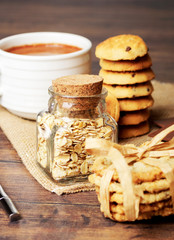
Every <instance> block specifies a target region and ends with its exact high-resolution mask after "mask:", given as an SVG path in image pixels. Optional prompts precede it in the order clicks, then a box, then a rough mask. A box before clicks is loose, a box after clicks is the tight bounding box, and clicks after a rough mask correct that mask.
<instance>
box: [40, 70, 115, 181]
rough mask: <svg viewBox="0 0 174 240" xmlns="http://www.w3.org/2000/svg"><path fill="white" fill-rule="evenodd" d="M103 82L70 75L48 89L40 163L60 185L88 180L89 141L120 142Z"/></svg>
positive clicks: (88, 76)
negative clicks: (98, 139) (86, 144)
mask: <svg viewBox="0 0 174 240" xmlns="http://www.w3.org/2000/svg"><path fill="white" fill-rule="evenodd" d="M102 83H103V79H102V78H101V77H99V76H97V75H86V74H83V75H70V76H65V77H61V78H58V79H56V80H54V81H53V82H52V86H51V87H50V88H49V90H48V91H49V94H50V100H49V103H48V111H43V112H41V113H39V115H38V117H37V161H38V163H39V164H40V165H41V167H42V168H44V169H45V171H46V172H48V173H49V174H50V175H51V177H52V178H53V179H54V180H56V181H58V182H59V183H63V184H71V183H72V182H75V181H85V180H86V179H87V176H88V175H89V174H90V171H91V167H92V164H93V162H94V156H93V155H90V154H88V153H87V152H86V150H85V140H86V138H88V137H97V138H104V139H106V140H110V141H113V142H116V141H117V124H116V122H115V120H114V119H113V118H112V117H111V116H110V115H109V114H108V113H107V112H106V109H105V97H106V96H107V90H106V89H105V88H102Z"/></svg>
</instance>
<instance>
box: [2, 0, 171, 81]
mask: <svg viewBox="0 0 174 240" xmlns="http://www.w3.org/2000/svg"><path fill="white" fill-rule="evenodd" d="M33 31H34V32H35V31H60V32H69V33H76V34H80V35H83V36H85V37H87V38H89V39H90V40H91V41H92V43H93V47H92V73H94V74H97V73H98V71H99V65H98V59H97V58H96V57H95V54H94V52H95V47H96V45H97V44H98V43H99V42H101V41H103V40H105V39H106V38H108V37H111V36H114V35H117V34H125V33H131V34H137V35H140V36H141V37H142V38H143V39H144V40H145V42H146V43H147V45H148V47H149V49H150V55H151V57H152V60H153V70H154V72H155V73H156V79H158V80H160V81H173V82H174V70H173V69H174V1H173V0H164V1H163V0H159V1H157V0H146V1H145V0H0V38H3V37H6V36H9V35H12V34H17V33H23V32H33Z"/></svg>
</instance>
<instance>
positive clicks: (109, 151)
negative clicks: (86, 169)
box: [86, 125, 174, 221]
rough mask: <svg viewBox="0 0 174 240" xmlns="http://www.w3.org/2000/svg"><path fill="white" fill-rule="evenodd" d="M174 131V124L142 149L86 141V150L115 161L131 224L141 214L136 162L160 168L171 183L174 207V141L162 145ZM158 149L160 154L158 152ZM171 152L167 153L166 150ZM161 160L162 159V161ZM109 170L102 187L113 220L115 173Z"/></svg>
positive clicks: (102, 197) (106, 210)
mask: <svg viewBox="0 0 174 240" xmlns="http://www.w3.org/2000/svg"><path fill="white" fill-rule="evenodd" d="M172 131H174V125H172V126H170V127H168V128H167V129H165V130H164V131H162V132H161V133H159V134H158V135H156V136H155V137H154V138H153V139H152V140H151V141H150V142H146V143H144V144H143V145H142V146H140V147H136V146H134V145H132V144H128V145H124V146H122V145H119V144H115V143H111V142H109V141H106V140H102V139H100V140H99V139H94V138H90V139H87V140H86V149H87V151H88V152H90V153H91V154H95V155H97V156H100V157H101V156H102V155H103V156H107V158H108V159H109V160H111V162H112V165H111V166H113V167H114V169H116V170H117V173H118V176H119V179H120V183H121V186H122V189H123V206H124V209H125V215H126V217H127V220H128V221H134V220H136V219H137V218H138V214H139V196H141V191H140V192H139V193H138V192H137V191H135V189H134V184H133V182H132V173H131V170H130V167H129V164H130V163H131V162H133V161H142V162H143V163H145V164H148V165H151V166H155V167H159V168H160V169H161V171H162V172H163V173H164V175H165V177H166V179H167V180H168V182H169V186H170V194H171V197H172V201H173V206H174V172H173V171H174V169H173V168H172V167H171V166H170V164H169V163H168V160H169V159H170V157H173V156H174V139H172V140H170V141H169V142H167V143H163V142H161V141H162V139H163V138H164V137H165V136H166V135H168V134H169V133H170V132H172ZM156 149H158V151H156ZM166 149H167V150H166ZM160 159H161V160H160ZM111 166H110V167H109V168H108V169H106V170H105V173H104V174H103V176H102V180H101V185H100V201H101V205H102V208H103V211H104V214H105V216H106V217H110V218H111V219H112V214H111V212H110V202H109V184H110V182H111V180H112V176H113V174H114V170H113V169H112V167H111Z"/></svg>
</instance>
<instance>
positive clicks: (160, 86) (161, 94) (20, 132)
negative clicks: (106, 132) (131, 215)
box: [0, 81, 174, 195]
mask: <svg viewBox="0 0 174 240" xmlns="http://www.w3.org/2000/svg"><path fill="white" fill-rule="evenodd" d="M153 86H154V89H155V91H154V93H153V97H154V99H155V104H154V106H153V107H152V113H151V118H152V119H162V118H170V117H174V84H171V83H160V82H157V81H153ZM0 127H1V128H2V130H3V131H4V133H5V134H6V136H7V138H8V139H9V140H10V142H11V143H12V145H13V147H14V148H15V149H16V151H17V153H18V155H19V156H20V158H21V160H22V162H23V164H24V165H25V167H26V168H27V169H28V171H29V172H30V173H31V175H32V176H33V177H34V178H35V179H36V180H37V181H38V182H39V183H40V184H41V185H42V186H43V187H44V188H45V189H47V190H49V191H51V192H55V193H56V194H58V195H61V194H63V193H75V192H79V191H89V190H93V189H94V187H93V186H92V185H91V184H90V183H74V184H72V185H70V186H60V185H58V184H57V183H55V182H54V181H53V180H52V179H51V178H50V177H49V176H48V175H47V174H46V173H45V172H44V171H43V170H42V168H40V167H39V166H38V164H37V163H36V123H35V122H34V121H29V120H25V119H22V118H20V117H17V116H15V115H13V114H11V113H9V112H8V111H7V110H6V109H4V108H3V107H1V106H0ZM153 128H154V127H153V126H152V130H153ZM149 139H150V138H149V137H148V135H144V136H141V137H137V138H131V139H127V140H122V141H121V142H120V143H121V144H122V143H123V144H124V143H135V144H140V143H142V142H144V141H147V140H149Z"/></svg>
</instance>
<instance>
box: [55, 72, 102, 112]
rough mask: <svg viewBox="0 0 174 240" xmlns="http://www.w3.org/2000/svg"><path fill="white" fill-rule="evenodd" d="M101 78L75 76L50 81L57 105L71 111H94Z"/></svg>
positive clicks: (98, 96) (100, 87)
mask: <svg viewBox="0 0 174 240" xmlns="http://www.w3.org/2000/svg"><path fill="white" fill-rule="evenodd" d="M102 84H103V78H102V77H100V76H98V75H88V74H77V75H69V76H64V77H60V78H57V79H55V80H53V81H52V89H53V91H54V93H53V94H54V95H56V99H57V102H58V105H59V106H60V107H61V108H64V109H71V111H81V110H89V109H94V108H95V107H96V106H97V104H98V102H99V100H100V94H101V92H102Z"/></svg>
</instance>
